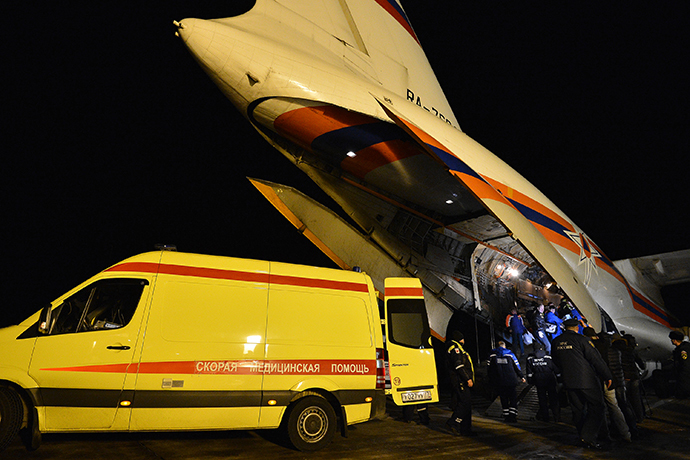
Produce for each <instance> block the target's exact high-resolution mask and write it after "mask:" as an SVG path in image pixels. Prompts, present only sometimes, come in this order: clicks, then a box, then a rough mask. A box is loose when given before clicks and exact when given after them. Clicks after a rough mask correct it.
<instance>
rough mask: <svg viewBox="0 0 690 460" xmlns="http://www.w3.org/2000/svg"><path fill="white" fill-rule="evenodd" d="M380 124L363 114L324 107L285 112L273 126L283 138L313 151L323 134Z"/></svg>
mask: <svg viewBox="0 0 690 460" xmlns="http://www.w3.org/2000/svg"><path fill="white" fill-rule="evenodd" d="M378 122H379V121H378V120H375V119H373V118H371V117H368V116H366V115H362V114H361V113H357V112H351V111H349V110H345V109H342V108H340V107H335V106H331V105H324V106H318V107H303V108H300V109H295V110H291V111H289V112H285V113H284V114H282V115H280V116H279V117H278V118H276V119H275V121H274V122H273V126H274V127H275V129H276V131H277V132H278V134H280V135H281V136H284V137H286V138H288V139H290V140H292V141H293V142H295V143H297V144H299V145H300V146H301V147H303V148H305V149H307V150H309V151H312V150H311V143H312V142H313V141H314V139H316V138H317V137H319V136H321V135H323V134H326V133H330V132H331V131H335V130H338V129H342V128H348V127H351V126H359V125H364V124H369V123H378Z"/></svg>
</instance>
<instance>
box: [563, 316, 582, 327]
mask: <svg viewBox="0 0 690 460" xmlns="http://www.w3.org/2000/svg"><path fill="white" fill-rule="evenodd" d="M563 325H564V326H565V327H575V326H579V325H580V322H579V321H578V320H577V319H576V318H570V319H566V320H565V321H563Z"/></svg>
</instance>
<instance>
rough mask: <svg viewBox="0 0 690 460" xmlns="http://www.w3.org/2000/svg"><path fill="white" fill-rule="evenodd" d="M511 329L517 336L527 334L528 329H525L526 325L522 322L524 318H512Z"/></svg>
mask: <svg viewBox="0 0 690 460" xmlns="http://www.w3.org/2000/svg"><path fill="white" fill-rule="evenodd" d="M510 329H511V330H512V331H513V332H515V333H516V334H520V335H522V334H524V333H525V332H527V329H526V328H525V323H524V322H523V321H522V317H521V316H520V315H511V316H510Z"/></svg>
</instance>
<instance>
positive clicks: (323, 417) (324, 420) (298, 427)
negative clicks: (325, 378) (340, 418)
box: [287, 396, 336, 452]
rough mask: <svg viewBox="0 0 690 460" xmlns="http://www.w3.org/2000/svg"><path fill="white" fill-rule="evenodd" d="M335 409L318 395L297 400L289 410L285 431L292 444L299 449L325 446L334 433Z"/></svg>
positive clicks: (316, 448)
mask: <svg viewBox="0 0 690 460" xmlns="http://www.w3.org/2000/svg"><path fill="white" fill-rule="evenodd" d="M335 425H336V417H335V411H334V410H333V408H332V407H331V405H330V404H328V401H326V400H325V399H323V398H321V397H318V396H307V397H306V398H302V399H300V400H298V401H297V402H296V403H295V405H294V406H293V407H292V409H291V410H290V416H289V418H288V424H287V433H288V437H289V438H290V442H291V443H292V445H293V446H295V447H296V448H297V449H299V450H301V451H303V452H304V451H314V450H319V449H322V448H324V447H326V446H327V445H328V444H329V443H330V442H331V441H332V440H333V436H334V434H335Z"/></svg>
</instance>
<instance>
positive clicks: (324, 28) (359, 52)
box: [216, 0, 459, 128]
mask: <svg viewBox="0 0 690 460" xmlns="http://www.w3.org/2000/svg"><path fill="white" fill-rule="evenodd" d="M266 17H270V18H272V19H276V20H278V21H280V22H289V23H290V24H291V25H292V26H293V27H295V29H296V30H299V31H300V32H301V33H302V34H304V35H307V36H309V37H311V40H312V41H313V42H315V44H316V45H325V47H326V48H327V49H328V51H330V52H331V53H333V54H334V56H332V57H334V58H335V59H340V60H341V62H342V64H343V65H344V66H345V67H347V68H348V69H349V70H350V71H352V72H355V73H358V74H360V75H363V76H365V77H366V78H368V79H369V80H372V81H374V82H376V83H378V84H380V85H381V86H383V87H384V88H386V89H387V90H389V91H391V92H393V93H395V94H397V95H399V96H400V97H402V98H404V99H407V100H408V101H410V102H412V103H414V104H416V105H418V106H420V107H422V108H424V109H426V110H427V111H429V112H431V113H433V114H434V115H435V116H437V117H439V118H441V119H443V120H444V121H446V122H447V123H449V124H451V125H453V126H455V127H456V128H459V125H458V122H457V120H456V118H455V115H454V114H453V111H452V110H451V108H450V105H449V104H448V101H447V100H446V96H445V95H444V94H443V91H442V90H441V87H440V85H439V83H438V80H437V79H436V75H435V74H434V72H433V70H432V68H431V65H430V64H429V61H428V60H427V57H426V55H425V54H424V51H423V50H422V47H421V45H420V43H419V39H418V38H417V35H416V34H415V32H414V29H413V28H412V25H411V23H410V21H409V19H408V17H407V15H406V14H405V11H404V10H403V8H402V6H401V4H400V2H399V1H398V0H375V1H371V0H366V1H364V0H257V2H256V5H255V6H254V8H253V9H252V10H251V11H250V12H248V13H247V14H245V15H243V19H244V20H247V21H252V20H256V21H259V20H261V18H264V19H265V18H266ZM224 20H228V21H232V22H233V23H234V24H237V19H236V18H226V19H218V20H216V21H219V22H222V21H224ZM324 32H325V34H324ZM320 37H328V38H329V39H330V40H331V43H325V42H324V43H320V41H321V39H320ZM333 37H335V38H337V39H338V41H339V42H340V43H341V44H342V45H339V46H338V47H337V49H334V47H333V44H332V38H333Z"/></svg>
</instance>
